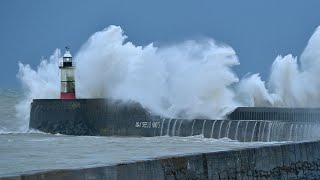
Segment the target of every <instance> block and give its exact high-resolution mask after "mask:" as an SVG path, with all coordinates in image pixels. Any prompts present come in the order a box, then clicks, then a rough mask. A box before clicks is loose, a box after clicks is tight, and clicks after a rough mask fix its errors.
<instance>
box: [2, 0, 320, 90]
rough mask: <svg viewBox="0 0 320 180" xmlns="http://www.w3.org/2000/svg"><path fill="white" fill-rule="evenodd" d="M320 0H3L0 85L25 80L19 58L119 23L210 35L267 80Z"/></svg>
mask: <svg viewBox="0 0 320 180" xmlns="http://www.w3.org/2000/svg"><path fill="white" fill-rule="evenodd" d="M319 7H320V1H318V0H308V1H302V0H301V1H294V0H283V1H279V0H269V1H262V0H261V1H259V0H250V1H249V0H247V1H245V0H244V1H228V0H224V1H213V0H210V1H209V0H208V1H207V0H201V1H199V0H198V1H196V0H193V1H192V0H190V1H182V0H181V1H173V0H160V1H152V0H145V1H144V0H139V1H131V0H128V1H121V0H117V1H102V0H96V1H93V0H83V1H79V0H68V1H67V0H54V1H44V0H28V1H27V0H19V1H18V0H1V1H0V23H1V26H0V52H1V56H0V61H1V65H0V87H5V88H8V87H19V86H20V85H19V82H18V81H17V78H16V74H17V72H18V62H19V61H21V62H23V63H24V64H30V65H31V66H32V67H36V66H37V65H38V64H39V62H40V59H41V57H42V56H44V57H49V56H50V55H51V54H52V53H53V51H54V49H56V48H64V47H65V45H69V46H71V50H72V52H73V54H75V53H76V52H77V51H78V50H79V48H80V47H81V45H82V44H83V43H84V42H85V41H86V40H87V39H88V37H89V36H90V35H91V34H93V33H94V32H96V31H99V30H102V29H104V28H106V27H108V26H109V25H112V24H113V25H119V26H121V27H122V28H123V30H124V31H125V34H126V35H127V36H128V37H129V38H128V40H129V41H132V42H133V43H134V44H137V45H147V44H149V43H151V42H155V44H156V45H157V44H160V45H161V44H166V43H173V42H179V41H182V40H186V39H197V38H199V37H211V38H213V39H215V40H217V41H220V42H224V43H226V44H228V45H230V46H231V47H232V48H233V49H234V50H235V51H236V53H237V54H238V56H239V59H240V63H241V65H240V66H238V67H237V68H235V71H236V72H237V74H238V76H239V77H240V78H241V77H242V76H243V75H245V74H246V73H248V72H251V73H257V72H260V73H261V75H262V77H263V79H264V80H266V79H267V78H268V74H269V69H270V66H271V64H272V62H273V60H274V59H275V58H276V56H277V55H278V54H282V55H286V54H288V53H292V54H293V55H295V56H299V55H300V54H301V52H302V51H303V49H304V47H305V46H306V44H307V41H308V39H309V38H310V36H311V35H312V33H313V31H314V30H315V28H316V27H317V26H318V25H320V10H319ZM57 68H58V67H57Z"/></svg>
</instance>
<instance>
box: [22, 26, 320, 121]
mask: <svg viewBox="0 0 320 180" xmlns="http://www.w3.org/2000/svg"><path fill="white" fill-rule="evenodd" d="M126 39H127V36H125V35H124V32H123V30H122V29H121V28H120V27H119V26H110V27H108V28H106V29H104V30H103V31H100V32H96V33H94V34H93V35H92V36H91V37H90V38H89V39H88V41H87V42H86V43H85V44H84V45H83V46H82V48H81V49H80V51H79V52H78V53H77V54H76V56H75V58H74V60H75V61H76V63H77V67H76V90H77V97H79V98H110V99H120V100H123V101H137V102H139V103H141V104H142V106H144V107H145V108H147V109H149V110H150V111H152V112H154V113H157V114H160V115H163V116H167V117H175V118H188V119H191V118H210V119H215V118H220V117H222V116H224V115H225V114H226V113H228V112H230V111H232V110H233V109H234V108H236V107H238V106H273V107H320V93H318V92H319V91H318V90H319V88H320V80H319V79H318V78H317V73H318V72H320V52H319V51H318V50H319V49H320V27H318V28H317V29H316V30H315V32H314V34H313V35H312V37H311V38H310V40H309V42H308V44H307V46H306V48H305V50H304V52H303V53H302V55H301V57H300V59H298V58H297V57H294V56H293V55H291V54H289V55H286V56H280V55H279V56H278V57H277V58H276V59H275V60H274V62H273V64H272V66H271V72H270V78H269V81H268V82H267V83H265V82H264V81H263V80H261V78H260V76H259V74H251V75H247V76H245V77H244V78H242V79H241V80H239V78H238V77H237V75H236V74H235V73H234V72H233V71H232V68H233V67H234V66H236V65H239V60H238V57H237V55H236V52H235V51H234V50H233V49H232V48H231V47H230V46H227V45H221V44H218V43H216V42H215V41H214V40H213V39H210V38H208V39H202V40H188V41H184V42H181V43H177V44H174V45H170V46H165V47H156V46H154V45H153V44H148V45H146V46H136V45H134V44H133V43H132V42H129V41H127V40H126ZM61 60H62V59H61V53H60V50H56V51H55V52H54V53H53V55H52V56H51V57H50V59H48V60H42V62H41V63H40V65H39V66H38V67H37V69H32V68H31V67H30V66H29V65H23V64H22V63H19V73H18V75H17V76H18V78H19V79H20V81H21V82H22V84H23V87H24V89H25V95H26V98H25V100H24V101H22V102H20V103H19V104H18V105H17V107H16V109H17V112H18V113H17V116H18V117H19V119H22V121H23V122H24V123H22V124H26V125H28V121H29V120H28V119H29V117H28V116H29V110H30V103H31V101H32V99H34V98H59V91H60V90H59V88H60V76H59V69H58V63H59V61H61ZM299 63H300V65H299Z"/></svg>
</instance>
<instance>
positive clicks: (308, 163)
mask: <svg viewBox="0 0 320 180" xmlns="http://www.w3.org/2000/svg"><path fill="white" fill-rule="evenodd" d="M319 148H320V141H312V142H299V143H291V144H282V145H271V146H265V147H258V148H246V149H241V150H232V151H222V152H212V153H200V154H192V155H185V156H176V157H164V158H160V159H153V160H147V161H140V162H134V163H126V164H117V165H112V166H106V167H94V168H85V169H70V170H68V169H65V170H54V171H46V172H29V173H24V174H22V175H16V176H15V175H12V176H11V177H6V178H2V179H24V180H40V179H57V180H60V179H61V180H66V179H70V180H72V179H78V180H81V179H83V180H89V179H90V180H96V179H99V180H102V179H108V180H117V179H130V180H131V179H319V178H320V151H319Z"/></svg>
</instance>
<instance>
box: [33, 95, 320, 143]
mask: <svg viewBox="0 0 320 180" xmlns="http://www.w3.org/2000/svg"><path fill="white" fill-rule="evenodd" d="M264 109H265V112H267V113H263V112H262V110H263V108H257V109H255V108H247V110H248V111H247V112H245V111H244V110H245V109H244V108H238V109H236V110H235V111H234V113H233V114H230V115H229V117H232V118H233V119H230V120H208V119H207V120H206V119H193V120H188V119H170V118H162V117H159V116H156V115H153V114H151V113H150V112H148V111H147V110H145V109H144V108H143V107H141V106H140V105H139V104H137V103H122V102H120V101H110V100H106V99H74V100H60V99H37V100H34V101H33V103H32V106H31V113H30V127H31V128H34V129H38V130H40V131H44V132H48V133H52V134H56V133H60V134H67V135H96V136H97V135H98V136H113V135H117V136H164V135H168V136H194V135H200V134H202V135H203V136H204V137H206V138H224V137H228V138H230V139H234V140H239V141H245V142H248V141H301V140H310V139H316V138H318V136H319V135H318V133H317V131H318V129H319V125H320V123H318V122H317V121H316V120H317V119H316V117H317V116H316V115H317V114H318V109H286V108H282V109H281V108H280V109H279V108H264ZM254 111H256V112H254ZM290 112H291V113H297V114H299V113H300V115H301V117H310V118H312V120H311V119H306V120H305V121H304V119H297V118H295V119H294V120H292V121H289V120H288V119H286V118H288V117H291V115H288V113H290ZM254 117H257V118H258V119H259V118H260V119H264V120H252V119H253V118H254ZM268 117H272V118H270V119H271V120H269V119H268ZM274 117H279V120H276V119H274ZM242 118H247V119H245V120H244V119H242Z"/></svg>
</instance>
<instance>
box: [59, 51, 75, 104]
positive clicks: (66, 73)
mask: <svg viewBox="0 0 320 180" xmlns="http://www.w3.org/2000/svg"><path fill="white" fill-rule="evenodd" d="M59 68H60V69H61V92H60V99H75V98H76V91H75V81H74V69H75V66H74V63H73V62H72V55H71V53H70V50H69V47H66V52H65V53H64V55H63V62H62V63H61V64H60V66H59Z"/></svg>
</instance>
